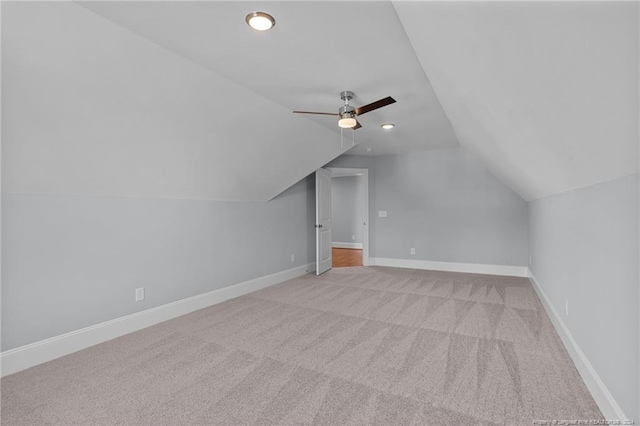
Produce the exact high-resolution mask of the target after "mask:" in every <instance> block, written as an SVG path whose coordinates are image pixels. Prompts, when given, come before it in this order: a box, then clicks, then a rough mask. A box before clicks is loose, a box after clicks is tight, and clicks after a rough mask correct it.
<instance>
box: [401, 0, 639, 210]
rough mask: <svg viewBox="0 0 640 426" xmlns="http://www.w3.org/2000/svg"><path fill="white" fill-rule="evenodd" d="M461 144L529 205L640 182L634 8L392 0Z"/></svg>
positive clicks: (619, 4) (634, 4) (620, 4)
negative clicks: (633, 177)
mask: <svg viewBox="0 0 640 426" xmlns="http://www.w3.org/2000/svg"><path fill="white" fill-rule="evenodd" d="M394 6H395V9H396V11H397V13H398V16H399V17H400V19H401V21H402V24H403V25H404V28H405V30H406V31H407V34H408V36H409V39H410V40H411V43H412V45H413V47H414V49H415V51H416V52H417V55H418V58H419V59H420V63H421V64H422V66H423V67H424V70H425V71H426V73H427V75H428V76H429V78H430V80H431V83H432V84H433V87H434V88H435V90H436V93H437V94H438V97H439V98H440V100H441V102H442V105H443V107H444V109H445V111H446V112H447V115H448V116H449V119H450V120H451V123H452V125H453V127H454V129H455V131H456V134H457V136H458V138H459V141H460V144H461V145H462V146H464V147H466V148H469V149H470V150H472V151H474V152H475V153H476V154H478V155H479V156H480V157H481V158H482V159H483V160H484V161H485V163H486V164H487V165H488V167H489V169H490V170H491V171H492V172H493V173H494V174H496V175H497V176H498V177H499V178H501V179H502V180H503V181H504V182H505V183H507V184H508V185H510V186H511V187H512V188H513V189H514V190H515V191H517V192H518V193H519V194H520V195H521V196H522V197H523V198H525V199H527V200H531V199H535V198H540V197H544V196H547V195H551V194H555V193H559V192H563V191H567V190H571V189H575V188H578V187H583V186H587V185H592V184H595V183H598V182H603V181H607V180H611V179H615V178H618V177H622V176H627V175H630V174H633V173H636V172H638V3H637V2H626V3H625V2H465V3H457V2H451V3H441V2H423V3H420V2H396V3H394Z"/></svg>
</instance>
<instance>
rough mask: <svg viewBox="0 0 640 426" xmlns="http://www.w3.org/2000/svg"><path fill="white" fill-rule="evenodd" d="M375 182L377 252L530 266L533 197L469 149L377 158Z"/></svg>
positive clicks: (389, 254)
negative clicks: (525, 197)
mask: <svg viewBox="0 0 640 426" xmlns="http://www.w3.org/2000/svg"><path fill="white" fill-rule="evenodd" d="M374 181H375V210H376V212H375V213H374V217H375V218H376V225H375V235H376V242H375V252H376V256H378V257H383V258H398V259H418V260H431V261H445V262H462V263H481V264H495V265H514V266H526V265H527V255H528V247H527V244H528V242H527V233H528V232H527V203H526V202H525V201H524V200H523V199H522V198H520V196H518V195H517V194H516V193H514V192H513V191H512V190H511V189H509V188H508V187H507V186H505V185H504V184H503V183H502V182H500V181H499V180H498V179H497V178H495V177H494V176H493V175H492V174H491V173H489V172H488V171H487V170H486V169H484V167H483V166H482V165H481V163H480V162H479V160H477V159H476V158H475V157H474V156H473V155H472V154H470V153H469V152H468V151H466V150H464V149H462V148H456V149H447V150H438V151H424V152H415V153H410V154H401V155H386V156H380V157H375V178H374ZM378 210H386V211H387V214H388V216H387V217H386V218H379V217H377V211H378ZM412 247H413V248H415V249H416V254H415V256H412V255H411V254H410V248H412Z"/></svg>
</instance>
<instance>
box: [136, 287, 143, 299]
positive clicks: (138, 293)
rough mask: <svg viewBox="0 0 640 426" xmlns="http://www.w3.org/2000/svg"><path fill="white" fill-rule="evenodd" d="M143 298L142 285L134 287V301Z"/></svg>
mask: <svg viewBox="0 0 640 426" xmlns="http://www.w3.org/2000/svg"><path fill="white" fill-rule="evenodd" d="M142 300H144V287H140V288H136V302H140V301H142Z"/></svg>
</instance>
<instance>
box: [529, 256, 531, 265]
mask: <svg viewBox="0 0 640 426" xmlns="http://www.w3.org/2000/svg"><path fill="white" fill-rule="evenodd" d="M529 265H531V256H529Z"/></svg>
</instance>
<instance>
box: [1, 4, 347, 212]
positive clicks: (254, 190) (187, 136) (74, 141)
mask: <svg viewBox="0 0 640 426" xmlns="http://www.w3.org/2000/svg"><path fill="white" fill-rule="evenodd" d="M2 12H3V13H2V19H3V22H2V48H3V49H2V55H3V58H2V59H3V60H2V66H3V69H2V80H3V81H2V83H3V84H2V86H3V87H2V88H3V91H2V101H3V102H2V103H3V111H2V113H3V117H2V118H3V129H2V130H3V135H2V136H3V146H2V148H3V153H2V154H3V155H2V160H3V168H2V173H3V176H2V177H3V182H2V183H3V190H4V191H7V192H20V193H44V194H76V195H93V196H123V197H148V198H177V199H217V200H268V199H270V198H272V197H274V196H276V195H277V194H278V193H280V192H281V191H283V190H284V189H286V188H288V187H289V186H290V185H292V184H294V183H295V182H297V181H298V180H300V179H302V178H303V177H305V176H306V175H308V174H309V173H310V172H312V171H313V170H315V169H317V168H318V167H320V166H322V165H323V164H325V163H327V162H328V161H330V160H331V159H333V158H335V157H336V156H338V155H340V154H341V153H342V152H343V151H344V149H342V147H341V142H340V137H339V134H337V135H336V133H335V132H332V131H330V130H328V129H327V128H326V127H324V126H321V125H319V124H317V123H315V122H313V121H310V120H302V121H298V122H296V121H293V120H292V118H291V116H292V114H291V111H290V110H289V109H288V108H285V107H283V106H281V105H279V104H277V103H274V102H272V101H269V100H267V99H265V98H263V97H261V96H259V95H257V94H255V93H254V92H252V91H250V90H248V89H246V88H244V87H242V86H240V85H238V84H236V83H234V82H232V81H230V80H229V79H227V78H224V77H222V76H219V75H216V74H215V73H213V72H211V71H209V70H206V69H204V68H202V67H201V66H198V65H196V64H194V63H193V62H191V61H188V60H186V59H184V58H181V57H180V56H178V55H175V54H174V53H171V52H169V51H167V50H166V49H164V48H162V47H160V46H158V45H156V44H154V43H152V42H150V41H149V40H147V39H144V38H142V37H140V36H138V35H136V34H134V33H132V32H131V31H128V30H126V29H124V28H122V27H120V26H118V25H115V24H113V23H112V22H110V21H108V20H106V19H104V18H103V17H100V16H99V15H97V14H95V13H94V12H91V11H89V10H87V9H86V8H83V7H81V6H79V5H78V4H75V3H71V2H40V3H34V2H23V3H17V2H16V3H4V4H3V5H2ZM220 42H222V41H220ZM345 149H346V148H345Z"/></svg>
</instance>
